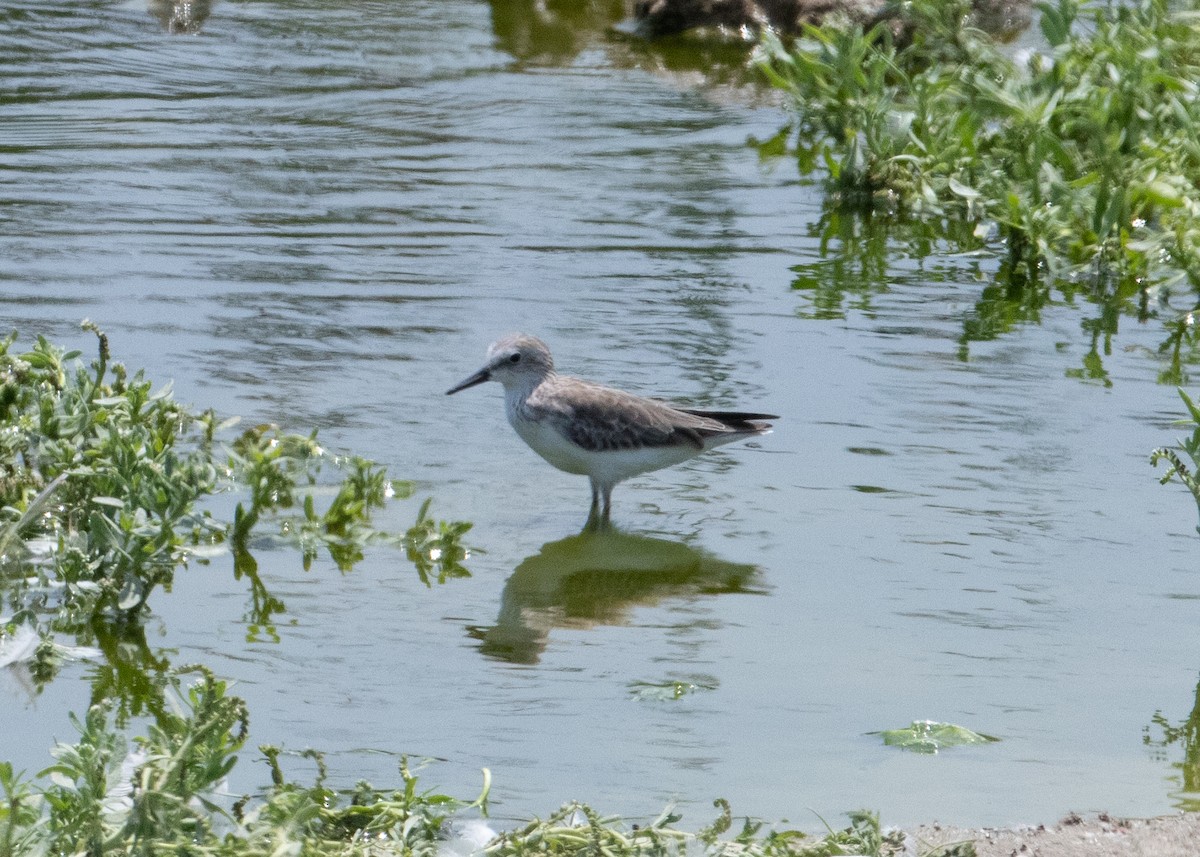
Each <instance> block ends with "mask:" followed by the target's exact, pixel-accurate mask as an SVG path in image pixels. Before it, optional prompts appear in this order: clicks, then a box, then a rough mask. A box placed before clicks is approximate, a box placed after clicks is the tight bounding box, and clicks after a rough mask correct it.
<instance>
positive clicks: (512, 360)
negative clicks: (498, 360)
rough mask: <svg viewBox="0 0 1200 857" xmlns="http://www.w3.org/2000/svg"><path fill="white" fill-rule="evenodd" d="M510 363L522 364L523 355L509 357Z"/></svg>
mask: <svg viewBox="0 0 1200 857" xmlns="http://www.w3.org/2000/svg"><path fill="white" fill-rule="evenodd" d="M508 362H509V363H520V362H521V355H520V354H514V355H513V356H512V357H509V358H508Z"/></svg>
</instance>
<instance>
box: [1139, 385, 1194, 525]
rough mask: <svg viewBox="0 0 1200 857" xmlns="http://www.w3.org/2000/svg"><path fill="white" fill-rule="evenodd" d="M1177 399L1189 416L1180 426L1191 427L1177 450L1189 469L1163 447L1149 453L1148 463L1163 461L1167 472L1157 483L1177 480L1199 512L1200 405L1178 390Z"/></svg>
mask: <svg viewBox="0 0 1200 857" xmlns="http://www.w3.org/2000/svg"><path fill="white" fill-rule="evenodd" d="M1179 398H1181V399H1183V404H1184V406H1185V407H1186V408H1187V410H1188V416H1189V418H1188V419H1187V420H1184V421H1183V422H1182V424H1183V425H1189V426H1191V427H1192V433H1191V435H1190V436H1189V437H1187V438H1184V439H1183V440H1181V441H1179V447H1178V448H1179V449H1180V450H1182V451H1183V453H1184V454H1186V455H1187V457H1188V458H1190V459H1191V461H1192V465H1191V467H1189V466H1188V465H1187V464H1186V463H1184V461H1183V459H1182V458H1180V456H1179V453H1178V452H1176V450H1175V449H1173V448H1170V447H1165V446H1163V447H1159V448H1158V449H1156V450H1154V451H1153V452H1152V453H1150V463H1151V464H1152V465H1155V466H1157V465H1158V463H1159V462H1160V461H1165V462H1166V463H1167V470H1166V473H1164V474H1163V476H1162V478H1161V479H1160V480H1159V481H1160V482H1161V483H1162V484H1163V485H1166V484H1167V483H1168V482H1170V481H1171V480H1172V479H1176V478H1177V479H1178V480H1179V481H1180V482H1182V483H1183V485H1184V487H1185V488H1187V489H1188V490H1189V491H1191V492H1192V497H1193V498H1194V499H1195V501H1196V509H1197V512H1200V475H1198V474H1200V405H1197V404H1196V403H1195V402H1194V401H1193V400H1192V397H1191V396H1189V395H1188V394H1187V393H1186V392H1185V391H1184V390H1182V389H1180V390H1179ZM1196 531H1197V532H1200V525H1197V526H1196Z"/></svg>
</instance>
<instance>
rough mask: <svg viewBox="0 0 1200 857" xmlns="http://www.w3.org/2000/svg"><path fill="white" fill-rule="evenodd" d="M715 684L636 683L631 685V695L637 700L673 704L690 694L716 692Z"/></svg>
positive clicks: (685, 682) (676, 682) (683, 682)
mask: <svg viewBox="0 0 1200 857" xmlns="http://www.w3.org/2000/svg"><path fill="white" fill-rule="evenodd" d="M716 689H717V686H716V685H715V684H698V683H695V682H690V681H664V682H657V683H655V682H648V681H634V682H630V684H629V695H630V696H632V697H633V698H634V699H637V700H654V701H657V702H671V701H673V700H676V699H679V698H681V697H684V696H687V695H688V694H692V693H697V692H699V691H705V690H716Z"/></svg>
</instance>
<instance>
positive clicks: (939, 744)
mask: <svg viewBox="0 0 1200 857" xmlns="http://www.w3.org/2000/svg"><path fill="white" fill-rule="evenodd" d="M871 734H875V735H880V736H882V737H883V743H884V744H886V745H888V746H889V747H899V748H900V749H902V750H911V751H912V752H914V753H937V752H938V751H939V750H944V749H946V748H948V747H960V746H963V745H964V744H990V743H992V742H994V741H999V740H1000V739H999V738H995V737H993V736H991V735H984V734H983V733H981V732H973V731H971V730H970V729H967V728H966V727H965V726H958V725H956V724H954V723H939V722H937V721H935V720H914V721H913V722H912V723H910V724H909V725H908V726H905V727H904V728H903V729H886V730H884V731H883V732H875V733H871Z"/></svg>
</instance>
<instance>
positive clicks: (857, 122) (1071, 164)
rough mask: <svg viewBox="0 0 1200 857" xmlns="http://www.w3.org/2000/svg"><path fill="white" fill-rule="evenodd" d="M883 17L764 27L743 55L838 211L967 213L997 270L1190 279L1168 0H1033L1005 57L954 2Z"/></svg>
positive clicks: (1183, 23)
mask: <svg viewBox="0 0 1200 857" xmlns="http://www.w3.org/2000/svg"><path fill="white" fill-rule="evenodd" d="M905 7H906V10H908V11H909V12H910V13H911V15H912V16H913V24H912V32H913V33H914V34H915V35H916V38H914V39H913V40H912V42H911V43H910V44H907V45H904V46H900V45H898V44H897V43H896V42H895V41H894V40H893V39H892V38H891V34H890V31H888V30H887V29H886V28H883V27H877V28H876V29H874V30H871V31H868V32H863V31H862V30H861V28H854V27H849V28H841V29H837V28H828V27H827V28H815V27H810V28H806V31H805V36H806V38H804V39H802V40H800V41H798V42H797V43H796V44H795V45H794V46H792V45H785V44H783V43H782V42H781V41H780V40H779V39H778V38H776V37H774V36H772V35H771V34H769V33H767V34H765V35H764V37H763V42H762V44H761V45H760V48H759V53H758V65H759V67H760V68H761V69H762V70H763V72H764V73H765V75H766V76H767V78H768V79H769V80H770V81H771V82H772V83H773V84H774V85H775V86H777V87H779V88H781V89H782V90H784V91H785V92H787V93H789V94H790V95H791V97H792V101H793V104H794V105H795V111H794V112H795V116H796V119H795V123H796V126H797V128H798V132H799V134H798V139H799V142H798V145H797V154H798V160H799V164H800V167H801V169H802V170H803V171H805V172H811V171H813V170H815V169H818V168H823V169H824V171H825V174H826V185H827V188H828V190H829V192H830V199H831V203H832V204H833V205H834V206H836V207H840V208H843V209H848V210H854V211H862V212H865V211H872V212H876V213H882V214H885V215H889V216H897V217H902V218H915V219H918V220H925V221H931V222H935V223H943V224H950V223H965V224H970V225H971V226H972V227H973V229H972V239H971V242H970V243H971V244H972V245H973V246H978V245H979V243H982V242H991V241H992V240H993V239H994V238H999V239H1000V240H1001V241H1002V242H1003V248H1004V249H1003V255H1004V257H1005V260H1006V263H1007V268H1008V271H1009V273H1010V274H1011V275H1019V276H1022V277H1025V278H1027V279H1029V280H1038V279H1041V278H1043V277H1044V278H1047V279H1049V280H1050V281H1055V280H1058V279H1060V278H1064V277H1077V276H1078V277H1084V278H1087V279H1089V280H1090V281H1092V282H1097V283H1100V282H1104V283H1113V284H1116V285H1115V289H1116V290H1118V291H1119V290H1125V289H1128V290H1132V291H1133V292H1135V293H1136V292H1145V293H1154V294H1156V295H1158V296H1163V295H1165V294H1166V293H1169V291H1170V290H1171V289H1172V287H1173V286H1174V285H1175V284H1177V283H1183V284H1185V285H1186V286H1187V287H1188V288H1189V289H1190V290H1192V291H1193V292H1194V291H1197V290H1200V199H1198V198H1197V197H1196V194H1195V187H1196V186H1197V183H1198V182H1200V146H1198V145H1197V144H1196V140H1197V139H1200V133H1198V132H1200V98H1197V92H1198V89H1197V84H1196V83H1195V81H1196V80H1197V79H1200V16H1198V15H1197V14H1196V13H1194V12H1189V11H1186V10H1179V9H1176V8H1174V7H1173V6H1172V5H1171V4H1169V3H1168V2H1167V0H1137V2H1133V3H1117V2H1112V3H1100V4H1095V5H1089V6H1088V7H1086V8H1084V7H1082V6H1081V5H1080V4H1079V3H1078V2H1076V0H1055V2H1048V3H1040V4H1038V7H1039V10H1040V13H1041V14H1040V21H1041V30H1042V35H1043V37H1044V39H1045V42H1046V45H1047V47H1046V49H1045V50H1044V51H1042V52H1040V53H1034V54H1032V55H1030V56H1029V57H1028V59H1027V60H1023V61H1018V60H1017V59H1015V58H1014V57H1013V55H1012V54H1011V53H1010V52H1005V51H1001V50H1000V49H998V48H997V46H996V45H994V44H993V43H992V42H991V41H990V40H989V39H988V38H987V36H986V35H984V34H983V33H981V32H979V31H977V30H974V29H972V28H970V27H969V26H967V25H966V24H965V23H964V22H965V21H966V20H967V18H966V16H964V15H962V14H961V9H960V8H959V4H955V3H940V2H934V0H911V2H909V3H906V4H905Z"/></svg>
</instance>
